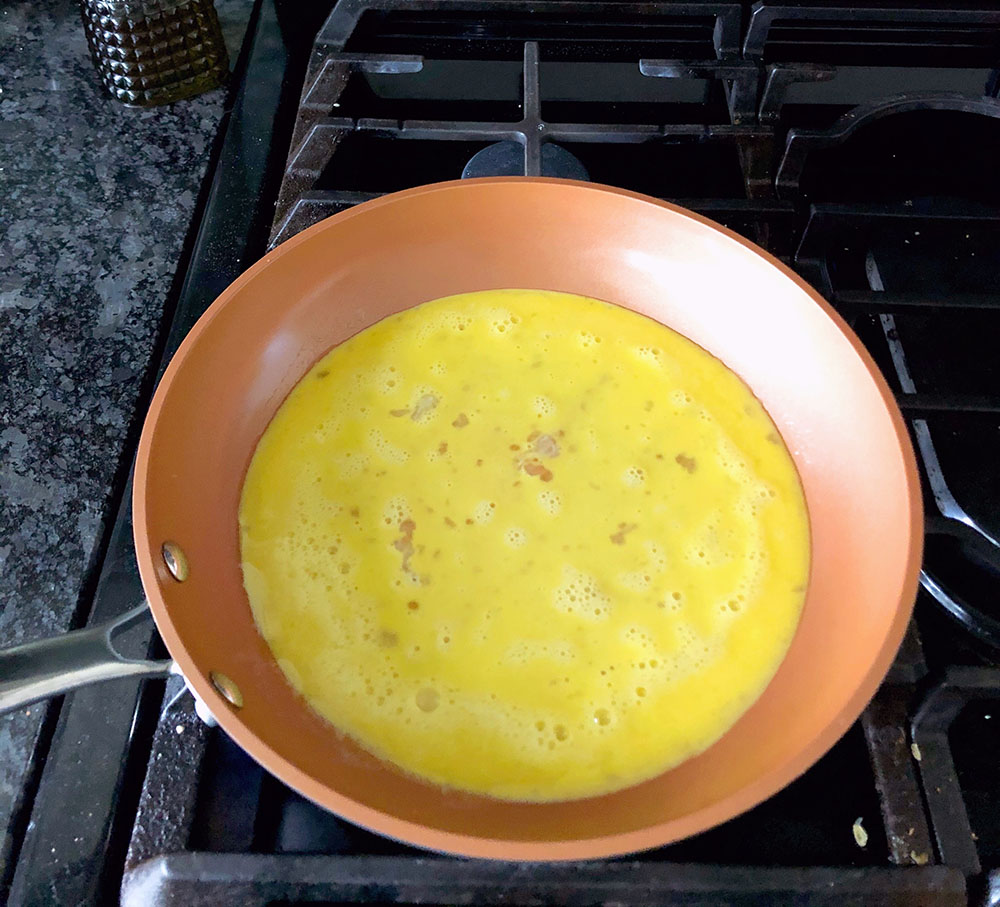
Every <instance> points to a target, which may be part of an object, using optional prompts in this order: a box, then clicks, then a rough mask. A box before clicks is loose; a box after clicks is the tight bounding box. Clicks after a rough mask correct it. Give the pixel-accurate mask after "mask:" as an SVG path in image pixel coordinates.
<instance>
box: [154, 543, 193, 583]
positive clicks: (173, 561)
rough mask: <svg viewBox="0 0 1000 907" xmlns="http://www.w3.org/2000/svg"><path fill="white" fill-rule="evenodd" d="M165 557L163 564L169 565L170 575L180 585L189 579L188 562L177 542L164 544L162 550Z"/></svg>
mask: <svg viewBox="0 0 1000 907" xmlns="http://www.w3.org/2000/svg"><path fill="white" fill-rule="evenodd" d="M160 553H161V554H162V555H163V563H164V564H166V565H167V570H169V571H170V575H171V576H172V577H173V578H174V579H175V580H177V582H179V583H183V582H184V580H186V579H187V578H188V562H187V558H186V557H185V556H184V552H183V551H181V546H180V545H178V544H177V543H176V542H164V543H163V547H162V548H161V549H160Z"/></svg>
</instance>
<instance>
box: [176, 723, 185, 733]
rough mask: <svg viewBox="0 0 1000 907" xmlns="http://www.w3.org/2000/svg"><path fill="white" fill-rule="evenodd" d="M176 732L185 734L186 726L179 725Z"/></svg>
mask: <svg viewBox="0 0 1000 907" xmlns="http://www.w3.org/2000/svg"><path fill="white" fill-rule="evenodd" d="M174 730H175V731H177V733H178V734H183V733H184V725H183V724H178V725H177V727H175V728H174Z"/></svg>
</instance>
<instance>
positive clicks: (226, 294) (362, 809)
mask: <svg viewBox="0 0 1000 907" xmlns="http://www.w3.org/2000/svg"><path fill="white" fill-rule="evenodd" d="M503 184H516V185H518V186H523V185H525V184H535V185H561V186H566V187H572V188H573V189H574V191H579V192H581V193H582V192H602V193H611V194H614V195H618V196H621V197H624V198H627V199H631V200H633V201H635V202H638V203H642V204H647V205H652V206H655V207H657V208H660V209H666V210H668V211H670V212H673V213H674V214H675V215H678V216H680V217H683V218H687V219H690V220H693V221H695V222H697V223H699V224H701V225H702V226H704V227H707V228H709V229H711V230H713V231H714V232H716V233H719V234H721V235H722V236H724V237H726V238H727V239H728V240H730V241H732V242H735V243H738V244H739V245H740V246H742V247H743V248H744V249H745V250H747V251H748V252H750V253H751V254H754V255H756V256H758V257H760V258H762V259H763V260H764V261H765V262H766V263H768V264H770V265H771V266H772V267H774V268H777V269H778V271H779V272H780V273H781V274H782V275H783V276H784V277H785V278H786V279H789V280H791V281H792V282H793V283H794V284H795V285H796V286H797V287H798V289H799V290H801V291H803V292H804V293H805V294H806V295H807V296H808V297H809V298H810V299H811V300H812V302H813V303H814V304H816V305H818V306H819V308H820V309H821V311H822V312H823V313H824V314H825V315H826V316H827V318H828V319H829V320H830V321H831V322H832V323H833V325H834V326H835V327H836V328H837V329H838V330H839V332H840V333H841V334H842V335H843V336H844V338H845V339H846V340H847V341H848V342H849V343H850V345H851V347H852V349H853V350H854V353H855V354H856V355H857V356H858V357H859V359H860V360H861V362H862V364H863V365H864V367H865V370H866V371H867V373H868V375H869V376H870V378H871V380H872V381H873V383H874V386H875V389H876V390H877V391H878V394H879V397H880V399H881V403H882V406H883V409H884V411H885V414H886V416H887V417H888V419H889V421H890V423H891V425H892V428H893V431H894V433H895V436H896V441H897V443H898V448H899V455H900V459H901V461H902V464H903V471H904V473H905V481H906V496H907V502H906V503H907V505H908V510H909V525H908V526H907V528H906V531H907V532H908V533H909V538H908V544H907V557H906V564H905V570H904V571H903V581H902V583H901V587H900V588H899V590H898V594H897V598H896V601H897V606H896V610H895V612H894V614H893V618H892V620H891V622H890V624H889V626H888V628H887V630H886V633H885V635H884V638H883V640H882V642H881V645H880V648H879V651H878V655H877V657H876V658H875V659H873V661H872V663H871V665H870V666H869V668H868V670H867V672H866V673H865V674H864V675H863V676H862V677H861V678H860V680H859V681H858V682H857V683H856V685H855V688H854V690H853V692H852V693H851V695H850V696H849V697H848V698H847V700H846V701H845V703H844V705H843V706H842V707H841V709H840V710H839V711H838V713H837V714H836V716H835V717H834V719H833V720H832V721H830V722H829V723H828V724H827V725H826V726H825V727H824V728H823V729H822V730H821V731H820V732H818V733H816V734H815V735H814V736H813V737H812V739H810V740H809V741H808V743H807V744H806V745H804V746H801V747H799V748H798V749H797V750H796V752H795V753H793V754H791V755H789V756H788V758H786V759H785V760H784V761H783V762H781V763H780V764H778V765H777V766H775V767H774V768H772V769H771V770H770V771H768V772H766V773H764V774H762V775H760V776H758V777H757V778H755V779H754V780H753V781H752V782H750V783H749V784H746V785H744V786H743V787H741V788H739V789H738V790H736V791H735V792H733V793H731V794H730V795H728V796H727V797H724V798H723V799H721V800H719V801H717V802H715V803H712V804H709V805H708V806H705V807H703V808H701V809H699V810H696V811H694V812H690V813H687V814H685V815H683V816H679V817H677V818H674V819H671V820H669V821H667V822H663V823H659V824H656V825H650V826H647V827H645V828H642V829H638V830H634V831H629V832H622V833H618V834H613V835H604V836H595V837H592V838H580V839H574V840H562V841H524V840H509V839H503V838H487V837H481V836H474V835H468V834H459V833H455V832H449V831H443V830H440V829H436V828H433V827H430V826H426V825H421V824H419V823H416V822H412V821H409V820H404V819H399V818H397V817H395V816H393V815H391V814H389V813H387V812H384V811H382V810H378V809H374V808H372V807H369V806H366V805H364V804H363V803H361V802H359V801H357V800H354V799H352V798H350V797H347V796H345V795H343V794H341V793H339V792H337V791H336V790H334V789H333V788H331V787H329V786H327V785H324V784H322V783H321V782H318V781H316V780H315V779H313V778H312V777H311V776H310V775H308V774H307V773H306V772H304V771H302V770H301V769H299V768H298V767H297V766H296V765H295V764H293V763H292V762H291V761H290V760H288V759H287V758H286V757H285V756H283V755H282V754H281V753H280V752H278V751H277V750H275V749H274V748H272V747H271V746H270V745H268V744H267V743H265V742H264V741H263V740H262V739H261V738H259V737H258V736H257V735H256V734H254V733H253V732H252V731H250V729H249V728H247V727H246V726H245V725H244V723H243V722H242V721H241V720H240V718H239V716H238V714H236V713H234V712H233V711H231V710H230V709H229V707H228V706H227V704H226V702H225V700H224V699H223V698H222V697H221V696H220V694H219V693H218V692H217V691H216V690H215V689H214V687H213V686H212V685H211V683H210V682H209V681H208V679H207V678H206V677H203V676H202V672H201V671H200V670H199V669H198V667H197V665H196V664H195V663H194V660H193V658H192V657H191V656H190V655H189V653H188V650H187V647H186V646H185V645H184V642H183V639H182V637H181V634H180V633H179V632H178V631H177V629H176V627H175V624H174V621H173V620H172V618H171V616H170V613H169V610H168V608H167V605H166V601H165V599H164V597H163V596H162V594H160V592H159V581H160V579H161V572H160V571H158V568H157V565H156V564H155V563H154V559H153V556H152V555H151V551H150V548H149V545H148V544H147V538H148V536H147V532H146V527H147V525H148V519H147V509H146V487H147V484H148V481H149V466H150V454H151V446H152V441H153V435H154V430H155V426H156V423H157V421H158V418H159V414H160V412H161V411H162V409H163V407H164V405H165V402H166V399H167V395H168V392H169V389H170V386H171V384H172V382H173V379H174V376H175V375H176V374H177V373H178V371H179V370H180V369H182V368H183V365H184V361H185V360H186V358H187V357H188V355H189V354H190V352H191V351H192V349H193V348H194V347H195V345H196V344H197V342H198V338H199V337H200V336H201V335H202V334H203V333H204V332H205V330H206V329H207V328H208V326H209V325H210V324H211V323H212V321H213V320H214V319H215V317H216V316H217V315H218V314H219V312H220V311H221V310H222V308H223V307H224V306H225V305H226V304H227V303H228V302H229V300H231V299H232V298H233V297H234V296H236V295H237V294H238V293H239V291H240V290H241V289H242V288H243V287H244V286H245V285H246V284H247V283H249V282H250V281H252V280H253V279H254V277H255V276H256V274H257V273H259V272H260V271H261V270H263V269H264V268H266V267H267V266H268V265H269V264H270V263H271V262H273V261H275V260H277V259H278V258H280V257H282V256H283V255H285V254H288V253H289V252H291V251H292V250H293V249H295V248H296V247H297V246H298V245H299V244H301V243H303V242H308V241H309V240H310V239H311V238H312V237H313V236H315V235H316V234H318V233H321V232H323V231H324V230H327V229H330V227H331V223H332V222H334V221H335V222H336V223H337V224H343V223H345V222H346V221H349V220H351V219H352V218H354V217H359V216H364V215H365V214H366V213H367V212H369V211H372V210H374V209H377V208H381V207H383V206H386V205H393V204H397V203H399V202H401V201H405V200H407V199H410V198H413V197H416V196H419V195H423V194H426V193H437V192H451V191H456V190H461V191H475V189H476V188H477V187H480V186H497V185H503ZM132 509H133V532H134V537H135V543H136V544H135V547H136V554H137V560H138V563H139V572H140V575H141V577H142V581H143V586H144V589H145V592H146V595H147V598H148V600H149V604H150V609H151V611H152V612H153V617H154V619H155V621H156V625H157V628H158V629H159V631H160V634H161V635H162V637H163V640H164V642H165V644H166V646H167V648H168V650H169V652H170V654H171V656H172V657H173V658H174V660H175V661H176V662H177V664H178V666H179V667H180V669H181V671H182V672H183V674H184V676H185V679H186V681H187V682H188V684H189V685H190V686H191V688H192V689H193V690H194V691H195V693H196V694H197V696H198V697H199V698H200V699H202V700H203V701H204V702H205V703H206V704H207V705H208V706H209V709H210V710H211V712H212V714H213V715H214V716H215V718H216V719H217V721H218V723H219V725H220V726H221V727H222V728H223V729H224V730H225V731H226V733H227V734H229V735H230V736H231V737H232V738H233V740H235V741H236V743H238V744H239V745H240V746H241V747H242V748H243V749H244V750H245V751H246V752H248V753H249V754H250V755H251V756H252V757H253V758H254V759H255V760H256V761H257V762H259V763H260V764H261V765H262V766H263V767H264V768H265V769H267V770H268V771H269V772H271V773H272V774H274V775H276V776H277V777H279V778H280V779H281V780H282V781H283V782H285V783H286V784H288V785H289V786H290V787H292V788H293V789H295V790H296V791H298V792H299V793H301V794H302V795H303V796H305V797H307V798H308V799H310V800H311V801H313V802H314V803H316V804H317V805H319V806H321V807H322V808H324V809H327V810H330V811H333V812H335V813H336V814H338V815H340V816H343V817H344V818H345V819H347V820H349V821H351V822H354V823H355V824H357V825H360V826H362V827H365V828H367V829H370V830H372V831H374V832H376V833H378V834H381V835H384V836H387V837H390V838H395V839H397V840H400V841H403V842H404V843H407V844H414V845H416V846H419V847H422V848H425V849H429V850H433V851H439V852H442V853H447V854H452V855H456V856H467V857H482V858H491V859H504V860H533V861H561V860H580V859H593V858H600V857H613V856H621V855H624V854H629V853H635V852H638V851H642V850H648V849H651V848H654V847H659V846H663V845H665V844H669V843H672V842H674V841H677V840H680V839H682V838H686V837H689V836H691V835H694V834H697V833H699V832H702V831H705V830H707V829H708V828H711V827H713V826H715V825H718V824H721V823H722V822H724V821H727V820H729V819H731V818H734V817H735V816H738V815H740V814H741V813H743V812H746V811H747V810H749V809H751V808H753V807H754V806H756V805H758V804H759V803H761V802H763V801H764V800H765V799H767V798H769V797H770V796H772V795H773V794H775V793H777V792H778V791H779V790H781V789H782V788H784V787H786V786H787V785H788V784H789V783H791V782H792V781H793V780H794V779H795V778H797V777H799V776H800V775H801V774H803V773H804V772H805V771H806V770H807V769H808V768H810V767H811V766H812V765H813V764H814V763H815V762H816V761H817V760H818V759H819V758H821V757H822V756H823V755H824V754H825V753H826V752H827V751H828V750H829V749H830V748H831V747H832V746H833V745H834V744H835V743H836V742H837V741H838V740H839V739H840V738H841V737H842V736H843V734H844V733H845V732H846V731H847V730H848V728H849V727H850V726H851V725H852V724H853V723H854V721H855V720H856V719H857V718H858V716H859V715H860V714H861V712H862V711H863V709H864V707H865V706H866V705H867V703H868V702H869V701H870V699H871V698H872V696H873V695H874V693H875V692H876V690H877V688H878V687H879V685H880V684H881V683H882V680H883V679H884V677H885V674H886V672H887V671H888V669H889V667H890V665H891V663H892V661H893V659H894V658H895V655H896V652H897V650H898V648H899V646H900V644H901V642H902V639H903V636H904V634H905V632H906V627H907V625H908V623H909V620H910V615H911V613H912V610H913V604H914V600H915V597H916V592H917V586H918V583H919V572H920V564H921V559H922V550H923V509H922V498H921V490H920V480H919V473H918V470H917V463H916V456H915V453H914V449H913V446H912V443H911V441H910V437H909V433H908V431H907V428H906V423H905V421H904V417H903V415H902V413H901V412H900V410H899V407H898V405H897V404H896V401H895V398H894V396H893V394H892V391H891V390H890V388H889V385H888V383H887V381H886V379H885V377H884V376H883V375H882V373H881V371H880V370H879V369H878V367H877V365H876V364H875V362H874V359H873V358H872V357H871V355H870V354H869V353H868V351H867V350H866V349H865V347H864V346H863V345H862V343H861V341H860V339H859V338H858V337H857V336H856V335H855V333H854V332H853V331H852V330H851V329H850V327H849V326H848V325H847V323H846V322H845V321H844V319H843V318H842V317H841V316H840V314H839V313H838V312H837V311H836V310H835V309H834V308H833V307H832V306H831V305H830V303H828V302H827V301H826V299H824V298H823V296H822V295H821V294H820V293H819V292H818V291H817V290H815V289H814V288H813V287H811V286H810V285H809V284H808V283H807V282H806V281H805V280H803V279H802V278H801V277H799V276H798V275H797V274H796V273H795V272H794V271H792V270H791V269H790V268H789V267H787V266H786V265H784V264H783V263H782V262H780V261H779V260H778V259H776V258H775V257H774V256H772V255H771V254H770V253H768V252H766V251H765V250H764V249H762V248H760V247H759V246H757V245H755V244H754V243H752V242H750V241H749V240H747V239H745V238H744V237H742V236H740V235H739V234H737V233H735V232H734V231H732V230H730V229H728V228H726V227H724V226H722V225H721V224H718V223H716V222H714V221H712V220H710V219H709V218H707V217H704V216H702V215H700V214H697V213H695V212H692V211H689V210H688V209H685V208H683V207H681V206H679V205H675V204H672V203H669V202H664V201H660V200H658V199H655V198H651V197H649V196H645V195H642V194H640V193H636V192H632V191H630V190H626V189H620V188H618V187H613V186H604V185H600V184H595V183H583V182H577V181H573V180H564V179H552V178H544V177H537V178H536V177H489V178H484V179H474V180H453V181H448V182H441V183H431V184H427V185H423V186H418V187H415V188H411V189H407V190H404V191H402V192H396V193H392V194H388V195H385V196H381V197H380V198H377V199H373V200H371V201H368V202H364V203H362V204H360V205H357V206H355V207H352V208H350V209H348V210H347V211H343V212H340V213H338V214H335V215H333V216H332V217H330V218H326V219H324V220H323V221H320V222H319V223H317V224H314V225H313V226H311V227H309V228H307V229H306V230H303V231H302V232H301V233H298V234H296V236H294V237H292V238H291V239H289V240H287V241H286V242H285V243H283V244H281V245H280V246H278V247H277V248H275V249H274V250H272V251H271V252H268V253H267V254H266V255H264V256H263V257H262V258H261V259H260V260H259V261H258V262H256V263H255V264H254V265H252V266H251V267H250V268H249V269H248V270H247V271H245V272H244V273H243V274H242V275H240V277H238V278H237V279H236V280H235V281H234V282H233V283H232V284H230V285H229V286H228V287H227V288H226V289H225V290H224V291H223V292H222V293H221V294H220V295H219V296H218V298H217V299H216V300H215V301H214V302H213V303H212V304H211V305H210V306H209V307H208V309H207V310H206V311H205V312H204V314H203V315H202V316H201V317H200V318H199V319H198V321H197V322H196V323H195V325H194V326H193V327H192V329H191V330H190V332H189V333H188V334H187V336H186V337H185V338H184V340H183V341H182V343H181V344H180V346H179V347H178V349H177V351H176V353H175V354H174V356H173V357H172V359H171V361H170V363H169V365H168V366H167V368H166V370H165V371H164V373H163V376H162V378H161V380H160V382H159V385H158V386H157V389H156V392H155V394H154V396H153V399H152V401H151V403H150V407H149V410H148V413H147V415H146V419H145V422H144V425H143V431H142V435H141V438H140V441H139V446H138V451H137V456H136V465H135V481H134V484H133V495H132Z"/></svg>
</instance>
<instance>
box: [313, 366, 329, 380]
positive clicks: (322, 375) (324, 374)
mask: <svg viewBox="0 0 1000 907" xmlns="http://www.w3.org/2000/svg"><path fill="white" fill-rule="evenodd" d="M329 374H330V370H329V369H328V368H325V369H323V371H321V372H316V377H317V378H326V377H327V376H328V375H329Z"/></svg>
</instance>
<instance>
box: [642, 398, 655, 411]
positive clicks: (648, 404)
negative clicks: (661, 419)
mask: <svg viewBox="0 0 1000 907" xmlns="http://www.w3.org/2000/svg"><path fill="white" fill-rule="evenodd" d="M642 408H643V409H644V410H646V412H647V413H648V412H649V411H650V410H651V409H652V408H653V401H652V400H647V401H646V402H645V403H643V405H642Z"/></svg>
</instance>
